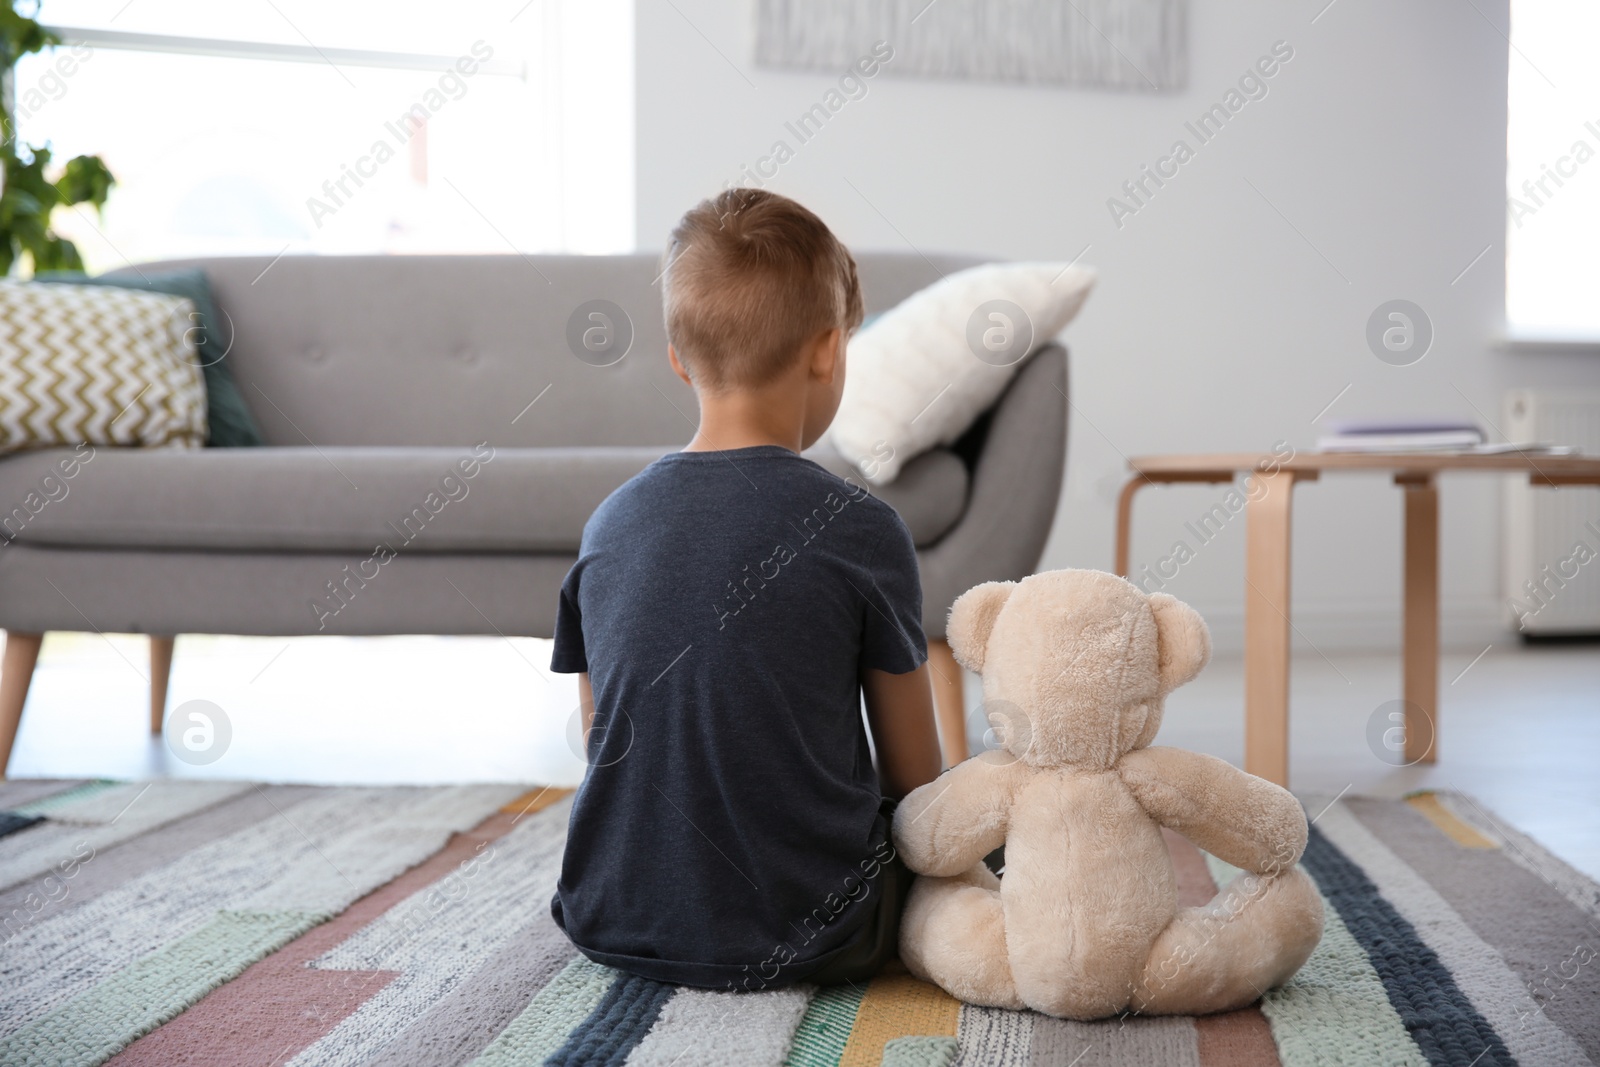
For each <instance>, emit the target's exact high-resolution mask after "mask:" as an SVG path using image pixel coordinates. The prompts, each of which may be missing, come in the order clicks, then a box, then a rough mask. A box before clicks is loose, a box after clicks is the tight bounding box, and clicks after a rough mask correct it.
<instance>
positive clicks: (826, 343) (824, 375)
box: [811, 326, 844, 385]
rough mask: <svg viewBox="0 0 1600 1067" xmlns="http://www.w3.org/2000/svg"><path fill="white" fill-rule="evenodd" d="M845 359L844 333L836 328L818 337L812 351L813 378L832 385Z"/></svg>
mask: <svg viewBox="0 0 1600 1067" xmlns="http://www.w3.org/2000/svg"><path fill="white" fill-rule="evenodd" d="M843 357H844V331H843V330H841V329H839V327H837V326H835V327H834V328H833V329H831V330H826V331H824V332H823V333H820V334H818V335H817V339H816V340H815V341H814V342H813V343H812V349H811V376H812V377H813V378H816V379H817V380H818V381H820V382H822V384H823V385H832V384H833V380H834V377H835V376H836V375H837V374H838V373H839V364H840V361H841V360H842V359H843Z"/></svg>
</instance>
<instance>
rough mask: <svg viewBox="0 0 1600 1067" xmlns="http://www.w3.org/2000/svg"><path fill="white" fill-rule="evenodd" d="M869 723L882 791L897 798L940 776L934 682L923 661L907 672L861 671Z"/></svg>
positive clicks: (940, 758)
mask: <svg viewBox="0 0 1600 1067" xmlns="http://www.w3.org/2000/svg"><path fill="white" fill-rule="evenodd" d="M861 689H862V691H863V692H864V693H865V695H866V699H867V723H868V725H870V726H871V727H872V741H873V744H874V745H875V746H876V748H877V750H878V777H879V779H880V781H881V783H882V788H883V795H884V796H887V797H892V798H893V799H895V800H899V799H901V798H902V797H904V796H905V795H906V794H907V793H909V792H911V791H912V790H913V789H915V788H917V787H918V786H919V785H926V784H927V783H928V782H931V781H933V780H934V779H935V778H937V777H939V769H940V767H941V765H942V762H941V761H942V759H943V757H942V756H941V755H940V752H939V735H938V733H937V732H936V731H935V729H934V725H933V686H932V684H931V683H930V682H929V680H928V665H927V664H926V663H924V664H923V665H922V666H920V667H918V668H917V669H916V670H914V671H907V672H906V673H905V674H889V673H887V672H885V671H874V670H865V671H862V672H861Z"/></svg>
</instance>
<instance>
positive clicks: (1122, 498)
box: [1117, 474, 1149, 578]
mask: <svg viewBox="0 0 1600 1067" xmlns="http://www.w3.org/2000/svg"><path fill="white" fill-rule="evenodd" d="M1148 480H1149V479H1147V478H1146V477H1145V476H1144V475H1142V474H1135V475H1134V476H1133V477H1132V478H1129V479H1128V484H1127V485H1124V486H1123V487H1122V493H1121V494H1120V495H1119V496H1118V497H1117V573H1118V574H1120V575H1121V576H1122V577H1124V578H1126V577H1127V576H1128V568H1129V567H1130V566H1132V563H1131V561H1130V560H1129V559H1128V551H1129V549H1128V541H1129V539H1130V538H1131V537H1132V536H1133V494H1134V493H1136V492H1138V490H1139V487H1140V486H1141V485H1144V484H1145V482H1147V481H1148Z"/></svg>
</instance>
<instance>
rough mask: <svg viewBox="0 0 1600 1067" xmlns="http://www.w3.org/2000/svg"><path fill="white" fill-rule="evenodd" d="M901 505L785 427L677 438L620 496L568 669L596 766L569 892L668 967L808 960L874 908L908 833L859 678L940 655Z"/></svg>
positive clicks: (592, 534)
mask: <svg viewBox="0 0 1600 1067" xmlns="http://www.w3.org/2000/svg"><path fill="white" fill-rule="evenodd" d="M920 615H921V587H920V583H919V580H918V574H917V563H916V556H915V553H914V550H913V548H912V544H911V539H910V536H909V534H908V533H907V531H906V528H905V526H904V524H903V523H902V522H901V520H900V518H899V516H898V515H896V514H895V513H894V511H893V510H892V509H891V508H890V507H888V506H887V505H886V504H884V503H882V502H881V501H879V500H877V499H876V498H874V497H872V496H871V495H870V494H868V493H867V492H866V491H865V490H864V489H863V488H861V487H859V486H856V485H853V484H851V483H848V482H846V481H844V480H841V479H839V478H838V477H836V476H834V475H832V474H830V473H828V472H827V471H825V470H823V468H821V467H819V466H817V465H816V464H814V463H812V462H810V461H809V460H806V459H803V458H801V457H799V456H798V455H796V454H795V453H794V452H793V451H792V450H790V449H787V448H784V447H781V446H778V445H761V446H756V447H749V448H737V449H732V450H729V451H686V452H678V453H674V454H672V455H669V456H666V457H663V458H662V459H661V460H659V461H657V462H656V463H654V464H652V465H651V466H650V467H649V468H648V469H647V470H645V471H644V472H643V473H641V474H640V475H639V476H638V477H636V478H634V479H633V480H632V481H630V482H629V483H628V484H626V485H624V486H623V487H622V488H621V489H619V490H618V491H617V492H616V493H614V494H612V496H611V497H610V498H609V499H608V500H607V501H606V502H605V503H604V504H603V505H602V506H601V507H600V509H599V510H598V511H597V512H596V513H595V515H594V517H593V518H592V519H591V520H590V523H589V525H588V527H587V529H586V530H585V532H584V540H583V547H582V551H581V554H580V558H579V561H578V563H577V565H576V566H574V567H573V569H572V572H571V573H570V574H569V576H568V578H567V581H566V583H565V584H564V586H563V589H562V596H561V604H560V610H559V615H558V621H557V632H556V647H555V655H554V659H553V662H552V666H553V668H554V669H555V670H558V671H570V672H587V673H588V676H589V684H590V686H591V687H592V690H593V693H594V704H595V718H594V725H593V730H592V733H591V735H590V737H589V743H588V750H589V762H590V767H589V771H588V775H587V777H586V778H585V780H584V783H583V786H582V787H581V788H580V789H579V791H578V794H577V797H576V799H575V800H574V803H573V813H572V819H571V826H570V832H569V842H568V847H567V853H566V859H565V862H564V864H563V868H562V874H561V880H560V883H559V885H558V887H557V894H556V898H555V900H554V901H553V902H552V909H553V912H554V914H555V917H556V920H557V922H558V923H560V924H561V925H562V927H563V928H564V929H565V930H566V932H567V934H568V935H569V936H570V937H571V938H572V940H573V942H574V943H575V944H576V945H577V946H578V947H579V948H580V949H582V950H583V951H584V952H585V954H587V955H588V956H590V957H591V958H593V959H596V960H598V961H600V962H602V963H608V964H611V965H614V966H618V967H622V968H624V969H626V970H629V971H632V972H634V973H638V974H643V975H646V976H649V977H653V978H657V979H660V980H662V981H671V982H680V983H685V984H690V985H700V986H708V987H729V986H733V987H738V988H760V987H761V986H763V985H765V984H767V983H772V982H787V981H795V980H798V979H801V978H804V977H805V976H806V974H807V973H810V972H812V971H814V970H816V969H817V967H819V966H821V965H823V964H824V963H826V962H827V958H828V956H829V953H832V952H836V951H838V950H840V949H841V947H843V946H846V943H847V942H848V941H849V940H850V938H851V936H852V935H853V934H855V933H856V932H857V931H858V930H860V929H861V928H862V925H863V923H864V922H866V920H867V912H868V905H866V904H865V903H864V901H865V900H867V899H870V897H871V894H870V892H869V886H870V884H871V882H872V881H873V880H874V879H875V878H876V876H877V874H878V870H879V866H880V864H881V863H882V862H883V861H884V860H885V859H886V857H887V855H888V854H889V851H890V850H889V846H888V844H887V843H886V838H887V830H888V827H887V824H886V822H885V820H884V819H883V818H882V816H881V815H880V814H879V806H880V801H881V796H880V792H879V787H878V780H877V775H876V773H875V771H874V769H873V765H872V759H871V755H870V752H869V749H868V741H867V732H866V730H865V728H864V726H863V723H862V719H861V713H860V676H861V672H862V671H863V670H867V669H872V670H879V671H885V672H888V673H890V674H903V673H905V672H907V671H911V670H914V669H915V668H917V666H918V665H919V664H920V663H921V662H922V661H923V660H924V658H925V657H926V648H925V644H924V640H923V635H922V629H921V624H920Z"/></svg>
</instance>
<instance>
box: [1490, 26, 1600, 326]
mask: <svg viewBox="0 0 1600 1067" xmlns="http://www.w3.org/2000/svg"><path fill="white" fill-rule="evenodd" d="M1596 40H1600V5H1596V4H1593V3H1575V2H1572V0H1513V2H1512V5H1511V65H1510V72H1509V75H1508V85H1507V99H1508V108H1507V112H1508V130H1507V136H1506V151H1507V168H1506V194H1507V200H1506V207H1507V211H1506V216H1507V218H1506V319H1507V323H1508V329H1509V331H1510V334H1511V337H1512V338H1513V340H1518V339H1521V340H1561V339H1566V338H1570V339H1573V340H1582V341H1589V342H1593V341H1597V340H1600V255H1596V253H1595V249H1596V247H1597V246H1600V109H1596V107H1595V105H1596V104H1597V103H1600V65H1597V64H1596V63H1595V62H1594V57H1593V49H1594V42H1595V41H1596Z"/></svg>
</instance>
